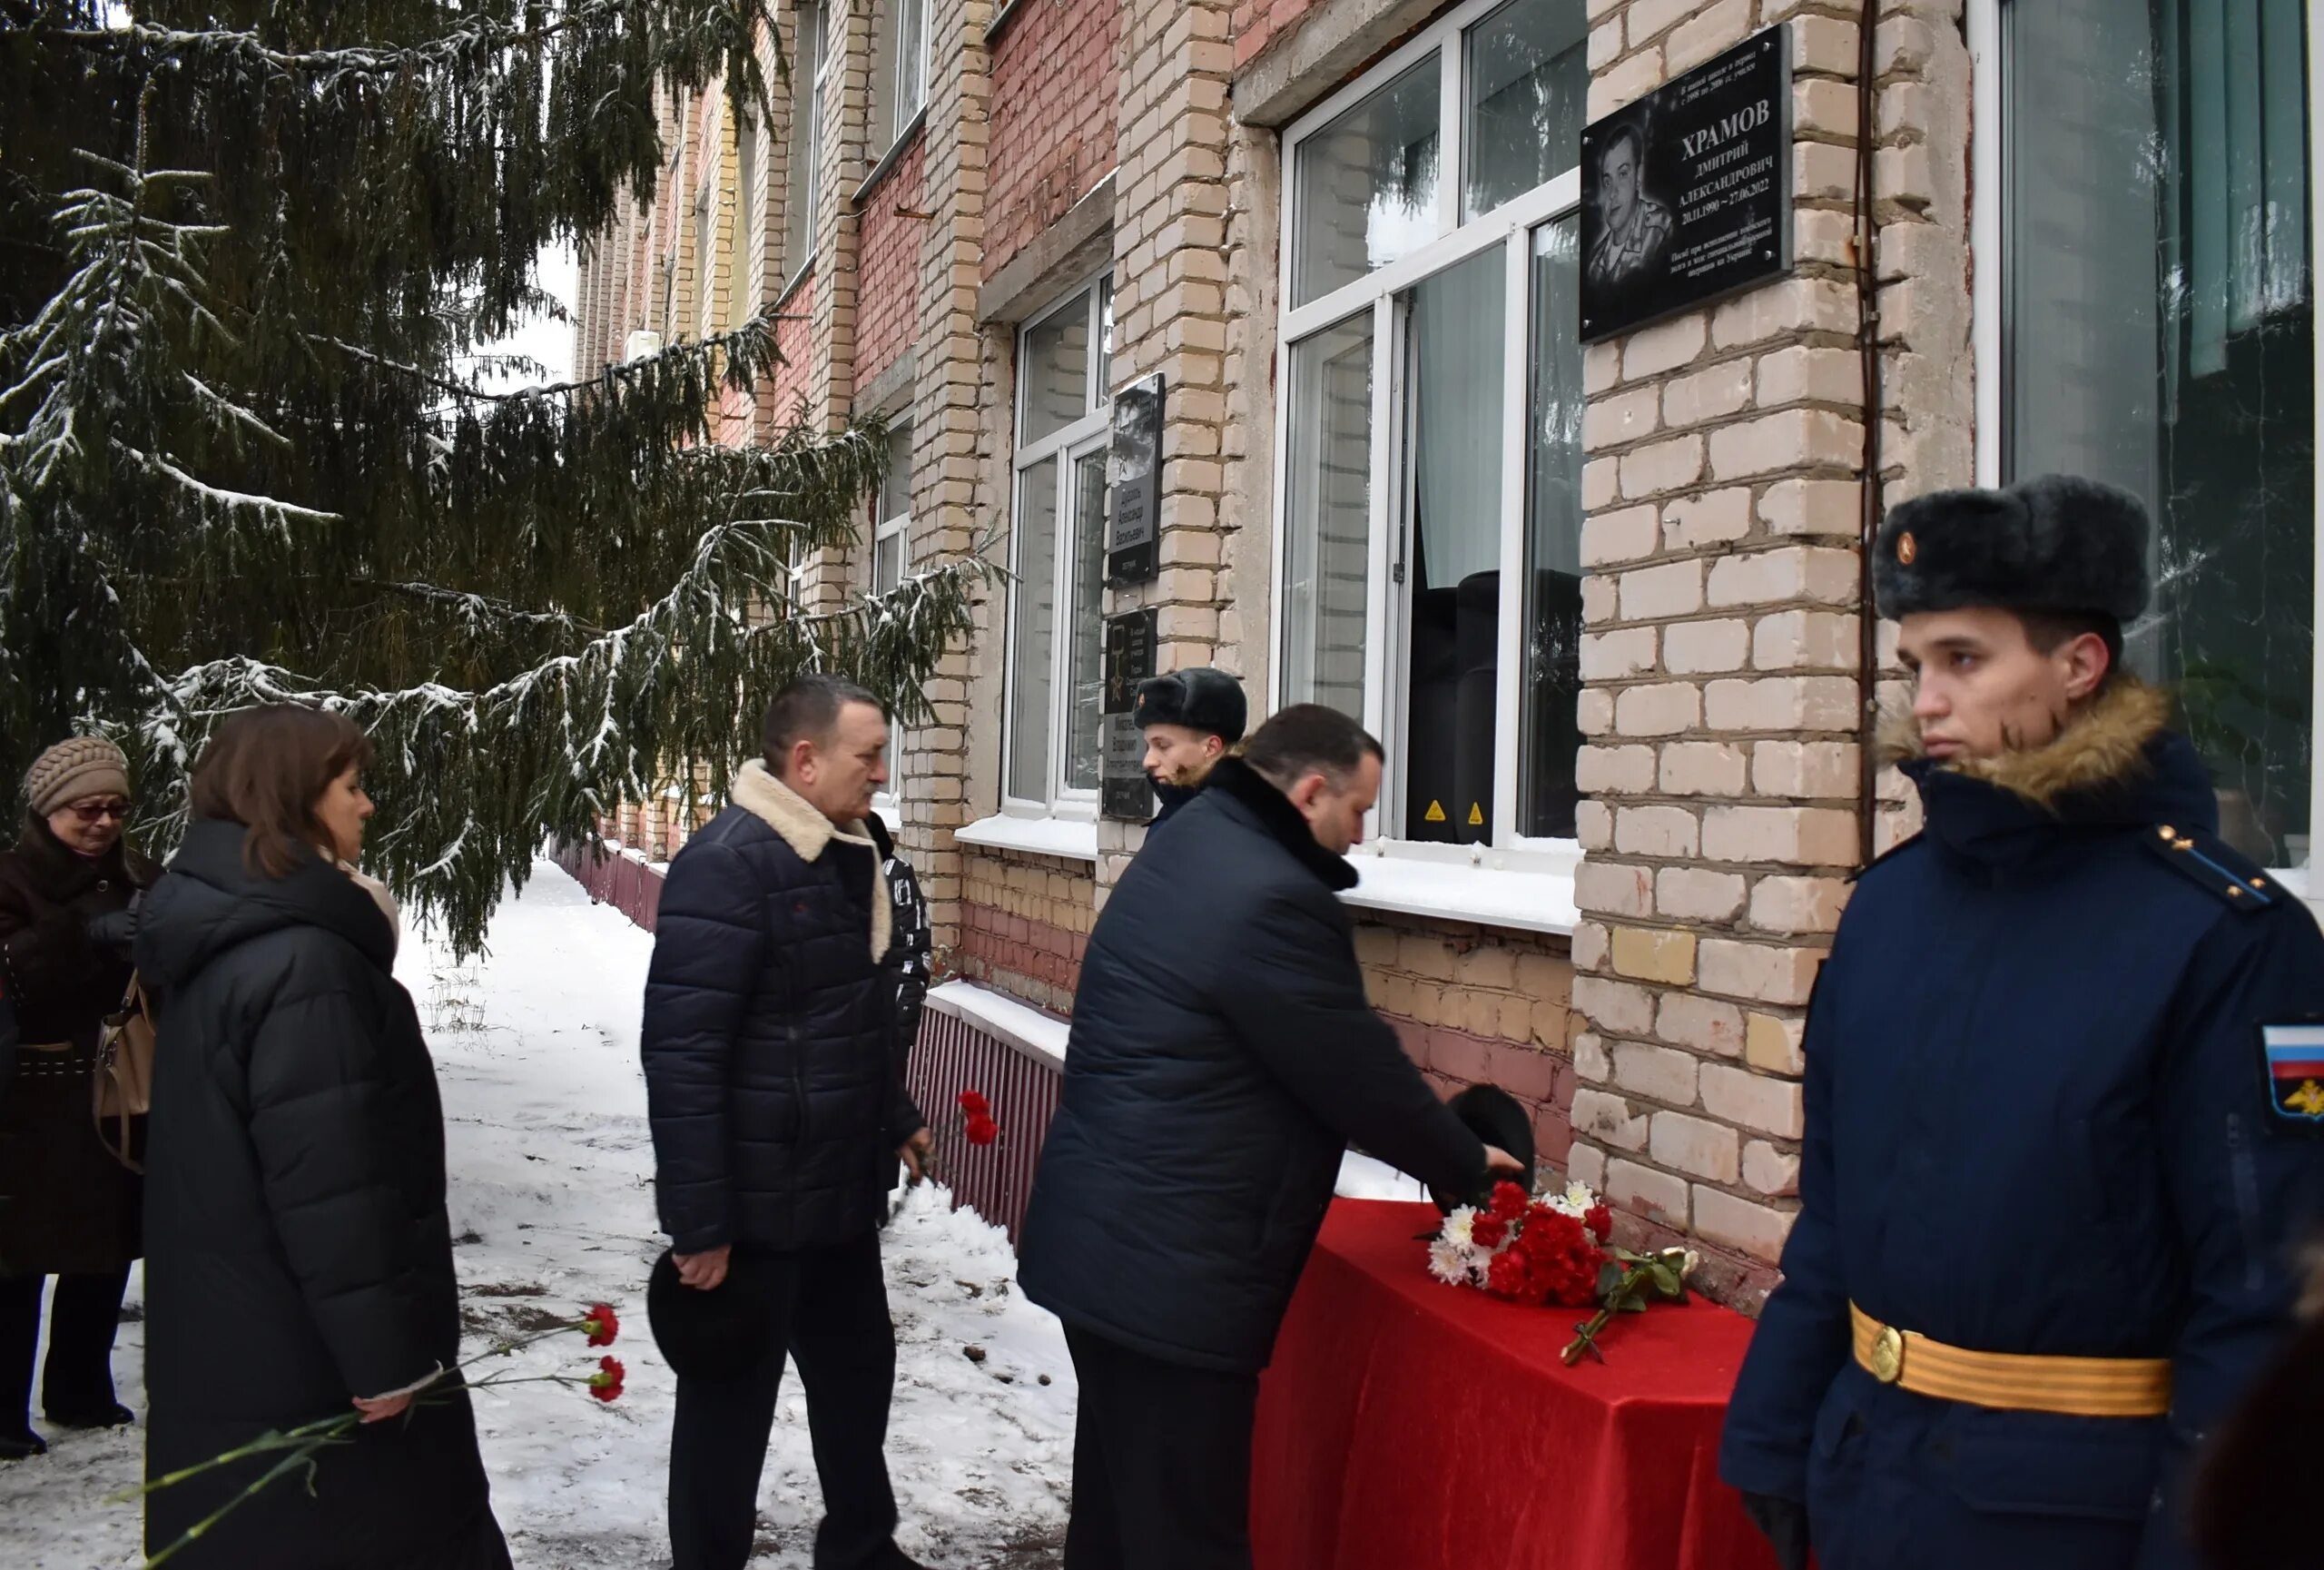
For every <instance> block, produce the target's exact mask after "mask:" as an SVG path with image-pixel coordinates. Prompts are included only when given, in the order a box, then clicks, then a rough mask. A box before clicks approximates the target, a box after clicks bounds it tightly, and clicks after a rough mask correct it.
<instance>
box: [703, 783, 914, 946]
mask: <svg viewBox="0 0 2324 1570" xmlns="http://www.w3.org/2000/svg"><path fill="white" fill-rule="evenodd" d="M734 805H736V806H738V807H741V808H742V809H743V811H744V812H746V813H748V814H750V815H752V816H753V817H754V818H757V819H758V820H759V821H760V822H762V823H763V824H766V826H767V827H769V828H771V829H773V831H774V832H775V833H776V834H779V835H781V836H782V839H783V844H787V845H789V846H790V847H791V848H792V850H793V852H795V853H796V854H798V857H799V859H800V860H801V861H803V862H808V863H812V862H814V861H817V860H818V859H820V858H821V857H822V854H823V851H824V850H825V849H826V848H827V847H828V846H830V845H831V844H832V843H833V842H834V841H836V842H837V843H839V844H843V845H861V846H862V848H863V849H865V850H868V851H870V852H871V853H872V963H873V964H877V963H880V962H881V960H883V959H885V958H887V957H888V943H889V940H890V937H891V933H892V932H893V927H894V922H895V913H894V912H893V911H892V910H891V909H890V908H889V904H888V885H887V883H886V880H885V879H883V878H882V877H881V870H880V868H881V861H882V860H883V859H884V858H883V857H882V856H881V854H880V846H879V844H877V843H876V842H875V841H874V840H873V838H872V835H871V834H870V833H869V832H868V831H867V830H866V829H865V827H864V825H863V824H862V823H857V824H853V825H852V827H850V828H847V829H842V828H840V827H839V826H838V825H837V824H833V823H832V820H831V819H829V818H827V817H825V816H824V815H822V813H821V812H819V811H817V810H816V809H815V807H814V806H813V805H811V804H810V803H809V802H808V800H807V798H806V797H804V796H803V795H800V794H799V793H798V792H797V791H794V790H793V789H792V788H791V787H790V786H789V785H784V784H783V782H782V781H781V780H779V779H777V778H775V777H774V771H773V770H772V769H770V768H768V767H767V766H766V762H765V760H764V759H763V758H753V759H752V760H751V761H750V762H748V763H746V764H744V765H743V766H742V768H741V770H740V771H739V772H737V773H736V774H735V775H734Z"/></svg>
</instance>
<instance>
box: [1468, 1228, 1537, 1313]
mask: <svg viewBox="0 0 2324 1570" xmlns="http://www.w3.org/2000/svg"><path fill="white" fill-rule="evenodd" d="M1479 1219H1482V1217H1481V1218H1479ZM1530 1280H1531V1275H1530V1273H1529V1272H1528V1271H1527V1270H1526V1269H1525V1259H1524V1256H1523V1255H1521V1254H1517V1253H1514V1252H1512V1253H1507V1254H1495V1255H1494V1256H1493V1259H1492V1264H1490V1265H1488V1266H1486V1267H1485V1290H1486V1291H1488V1292H1491V1293H1492V1295H1493V1296H1494V1297H1496V1298H1510V1299H1512V1300H1516V1299H1521V1298H1526V1297H1529V1296H1531V1293H1530V1292H1529V1291H1528V1290H1527V1287H1528V1284H1529V1282H1530Z"/></svg>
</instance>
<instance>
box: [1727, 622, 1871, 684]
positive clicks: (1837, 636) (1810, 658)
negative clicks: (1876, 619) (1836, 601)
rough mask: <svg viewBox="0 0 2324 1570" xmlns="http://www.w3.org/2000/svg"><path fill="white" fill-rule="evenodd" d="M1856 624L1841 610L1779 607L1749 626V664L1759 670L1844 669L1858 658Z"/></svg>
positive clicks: (1848, 667)
mask: <svg viewBox="0 0 2324 1570" xmlns="http://www.w3.org/2000/svg"><path fill="white" fill-rule="evenodd" d="M1858 627H1859V624H1858V622H1857V621H1856V617H1853V616H1850V615H1847V614H1846V613H1845V612H1842V611H1831V610H1780V611H1777V612H1776V613H1775V614H1774V615H1773V616H1766V617H1760V618H1759V622H1758V626H1756V627H1753V628H1752V629H1751V664H1752V666H1753V667H1755V668H1757V669H1759V670H1803V669H1821V670H1832V669H1846V670H1853V669H1854V668H1855V667H1856V664H1857V661H1858V653H1857V648H1856V642H1857V632H1858Z"/></svg>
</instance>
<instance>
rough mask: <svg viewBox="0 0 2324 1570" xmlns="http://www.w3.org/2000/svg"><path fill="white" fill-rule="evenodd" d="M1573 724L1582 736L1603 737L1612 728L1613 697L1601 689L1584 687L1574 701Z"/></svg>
mask: <svg viewBox="0 0 2324 1570" xmlns="http://www.w3.org/2000/svg"><path fill="white" fill-rule="evenodd" d="M1574 724H1575V725H1576V726H1579V727H1580V728H1581V734H1582V735H1583V736H1604V735H1605V734H1606V733H1607V732H1608V731H1610V730H1612V729H1613V728H1614V695H1613V694H1612V693H1610V692H1608V691H1606V690H1605V689H1604V688H1603V687H1594V686H1593V687H1585V688H1583V689H1582V693H1581V696H1580V697H1579V698H1577V699H1575V700H1574Z"/></svg>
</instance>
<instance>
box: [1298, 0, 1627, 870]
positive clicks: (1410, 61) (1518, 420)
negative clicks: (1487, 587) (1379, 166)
mask: <svg viewBox="0 0 2324 1570" xmlns="http://www.w3.org/2000/svg"><path fill="white" fill-rule="evenodd" d="M1507 4H1509V0H1465V3H1464V4H1462V5H1459V6H1456V7H1455V8H1453V9H1452V10H1451V11H1449V12H1447V13H1445V14H1444V15H1443V16H1442V17H1440V18H1439V19H1438V20H1437V21H1435V22H1434V23H1433V24H1431V25H1429V26H1428V27H1427V28H1426V29H1424V30H1423V31H1422V32H1420V33H1418V34H1415V35H1413V37H1412V38H1411V39H1409V40H1408V41H1407V42H1405V43H1404V44H1403V45H1401V46H1400V47H1398V48H1397V49H1395V50H1394V51H1393V52H1392V53H1391V54H1388V55H1386V56H1385V57H1384V58H1382V59H1380V60H1378V61H1376V62H1374V64H1372V65H1371V66H1370V67H1369V68H1368V69H1366V70H1365V71H1364V74H1362V75H1361V76H1359V77H1357V78H1355V79H1354V80H1353V81H1351V82H1349V83H1347V84H1344V86H1342V87H1340V88H1339V89H1338V90H1337V91H1335V92H1334V93H1332V94H1329V95H1328V96H1326V97H1324V99H1323V100H1322V101H1321V102H1319V103H1317V104H1315V106H1314V107H1313V108H1311V109H1309V110H1307V111H1306V112H1305V114H1301V115H1300V116H1299V118H1298V119H1296V120H1295V121H1293V122H1292V123H1290V124H1289V125H1288V126H1286V127H1285V130H1284V135H1283V152H1282V165H1281V167H1282V170H1283V182H1282V190H1283V212H1282V222H1281V223H1280V225H1279V226H1278V232H1279V233H1281V234H1282V236H1283V237H1284V238H1283V242H1282V244H1281V245H1279V246H1278V247H1277V252H1278V255H1277V259H1276V265H1277V288H1278V294H1277V298H1278V299H1279V300H1282V301H1291V300H1293V299H1294V298H1295V273H1294V271H1293V263H1294V260H1295V251H1296V240H1295V237H1296V235H1297V234H1298V223H1299V217H1300V215H1299V212H1298V193H1299V168H1298V156H1299V151H1300V148H1301V147H1302V145H1303V144H1305V143H1306V142H1307V141H1308V140H1309V139H1311V138H1312V137H1313V136H1315V134H1316V133H1319V132H1321V131H1323V130H1324V128H1326V127H1327V126H1329V125H1330V124H1331V123H1333V122H1334V120H1336V119H1337V118H1338V117H1339V116H1340V115H1341V114H1344V113H1345V112H1346V111H1348V110H1350V109H1352V108H1354V107H1355V106H1356V105H1357V104H1361V103H1363V102H1364V100H1365V99H1366V98H1368V97H1370V96H1371V95H1372V94H1374V93H1377V92H1379V91H1380V90H1381V89H1382V88H1384V87H1385V86H1386V85H1387V84H1389V83H1391V82H1393V81H1394V80H1395V79H1396V78H1397V77H1398V76H1401V75H1402V74H1404V73H1405V72H1407V71H1410V70H1411V69H1413V67H1414V66H1416V65H1419V64H1422V63H1423V62H1424V61H1425V60H1426V59H1427V57H1428V56H1429V55H1430V54H1436V55H1437V61H1436V69H1437V73H1438V77H1437V81H1438V95H1437V104H1438V108H1437V138H1438V143H1437V167H1438V171H1439V175H1438V179H1437V188H1436V228H1437V233H1436V236H1435V237H1434V238H1433V239H1432V240H1430V241H1428V242H1425V243H1423V244H1422V245H1419V246H1416V247H1414V248H1413V250H1412V251H1410V252H1407V253H1406V254H1404V255H1403V256H1401V257H1399V258H1397V259H1396V260H1395V261H1394V262H1390V263H1388V264H1387V265H1386V266H1384V267H1382V268H1379V269H1377V270H1375V271H1374V272H1370V273H1368V274H1366V275H1365V276H1364V277H1362V278H1359V279H1356V280H1354V281H1351V282H1348V283H1344V284H1342V285H1340V286H1339V287H1338V288H1336V289H1334V290H1332V291H1329V292H1327V293H1324V294H1321V295H1318V296H1317V297H1315V299H1313V300H1311V301H1306V302H1305V304H1300V305H1290V304H1285V305H1284V306H1282V307H1281V308H1280V309H1279V311H1278V312H1277V314H1276V318H1275V386H1276V387H1277V388H1279V389H1281V390H1282V391H1281V393H1280V395H1279V396H1278V397H1277V398H1276V399H1275V452H1276V453H1277V454H1278V455H1280V457H1279V459H1278V461H1277V462H1276V463H1275V474H1274V476H1273V491H1274V499H1273V506H1274V509H1275V510H1274V517H1275V537H1276V538H1275V548H1274V550H1273V552H1272V558H1273V559H1272V561H1271V564H1270V575H1271V577H1270V583H1269V589H1270V593H1269V603H1270V605H1271V606H1272V607H1274V608H1273V610H1272V611H1271V613H1270V616H1269V618H1268V621H1269V626H1268V631H1269V658H1268V661H1267V696H1268V707H1269V709H1270V710H1273V709H1276V708H1280V707H1282V706H1283V705H1284V704H1285V703H1286V702H1287V701H1289V696H1288V695H1287V694H1286V693H1285V691H1284V690H1283V684H1284V673H1285V665H1286V664H1287V661H1286V659H1285V652H1284V651H1285V637H1286V634H1287V632H1288V626H1287V621H1286V617H1285V590H1286V588H1287V587H1288V585H1287V568H1288V556H1289V552H1290V548H1291V528H1292V518H1291V513H1290V507H1291V499H1292V497H1291V481H1292V475H1291V468H1292V466H1291V463H1290V461H1289V455H1290V453H1291V452H1292V450H1293V446H1292V442H1293V424H1292V422H1293V417H1294V412H1295V411H1294V410H1293V408H1292V404H1293V401H1294V399H1293V393H1294V390H1295V384H1294V381H1293V380H1292V362H1291V357H1292V352H1293V350H1294V349H1295V346H1296V345H1298V344H1299V343H1300V342H1301V341H1304V340H1305V339H1308V338H1311V337H1313V336H1315V334H1317V333H1319V332H1323V331H1328V330H1329V329H1330V328H1332V327H1334V326H1337V325H1338V324H1340V323H1342V322H1344V321H1348V320H1349V319H1350V318H1351V317H1354V316H1356V315H1359V314H1361V313H1363V312H1364V311H1367V310H1368V311H1370V312H1371V315H1372V325H1371V331H1372V355H1373V361H1372V363H1373V373H1372V408H1371V415H1370V430H1371V437H1372V439H1371V452H1370V455H1369V461H1370V465H1371V475H1370V479H1369V481H1368V487H1367V489H1368V494H1369V497H1370V500H1371V509H1370V517H1369V520H1368V538H1367V540H1366V548H1367V553H1368V555H1367V562H1366V566H1365V607H1364V627H1365V638H1364V728H1365V729H1367V730H1369V731H1370V732H1372V734H1373V735H1374V736H1378V737H1380V738H1381V742H1382V744H1383V746H1385V747H1386V748H1387V751H1388V757H1389V763H1388V766H1387V768H1386V769H1385V770H1384V775H1383V780H1382V786H1381V793H1380V802H1379V805H1377V806H1375V807H1374V809H1373V812H1372V815H1371V817H1370V819H1369V821H1368V822H1367V823H1366V825H1365V828H1366V841H1365V844H1364V847H1363V852H1362V854H1363V856H1364V857H1372V856H1379V857H1384V858H1392V859H1397V860H1403V861H1411V862H1420V863H1438V864H1446V865H1452V866H1462V867H1482V868H1486V869H1490V870H1499V871H1510V872H1529V873H1550V874H1571V871H1572V869H1573V868H1574V867H1575V866H1576V865H1577V864H1579V863H1580V861H1581V843H1580V840H1579V839H1578V838H1570V839H1569V838H1541V837H1535V836H1531V835H1522V834H1518V833H1517V824H1518V821H1519V817H1520V814H1519V810H1518V802H1517V791H1518V786H1519V782H1520V777H1521V768H1520V754H1521V750H1522V748H1521V729H1522V723H1523V722H1522V717H1521V716H1522V699H1523V677H1524V650H1525V637H1524V630H1525V629H1524V614H1525V596H1524V581H1523V580H1524V577H1525V571H1524V562H1525V550H1526V545H1527V534H1528V516H1527V509H1528V507H1529V505H1530V503H1531V474H1530V468H1529V461H1528V460H1529V458H1530V454H1531V439H1530V434H1529V431H1528V429H1527V427H1528V423H1529V421H1528V410H1529V408H1530V401H1531V380H1530V378H1531V370H1532V360H1531V327H1532V321H1533V318H1532V306H1531V277H1532V274H1531V263H1532V236H1533V232H1534V231H1535V230H1536V229H1538V228H1540V227H1541V226H1542V225H1544V224H1548V223H1551V222H1557V221H1558V220H1560V219H1562V218H1565V217H1567V216H1569V215H1571V214H1573V213H1576V212H1580V211H1581V167H1580V164H1579V161H1578V160H1577V163H1576V166H1575V167H1574V168H1572V169H1569V170H1567V171H1566V172H1565V173H1562V174H1560V175H1558V176H1556V177H1555V178H1553V179H1551V181H1550V182H1548V183H1546V184H1542V185H1537V186H1535V187H1533V188H1532V189H1531V190H1530V191H1527V192H1525V193H1522V194H1521V195H1519V196H1516V197H1513V198H1512V199H1511V200H1509V201H1507V202H1503V203H1502V204H1501V205H1500V206H1498V207H1494V208H1492V209H1489V210H1487V211H1486V212H1482V213H1479V214H1478V215H1477V216H1476V217H1474V218H1471V219H1469V220H1467V221H1466V222H1463V221H1462V216H1461V209H1462V200H1463V195H1464V192H1465V188H1466V184H1467V180H1466V175H1467V168H1466V157H1467V147H1466V140H1467V132H1468V124H1467V120H1468V114H1467V111H1468V104H1467V100H1466V96H1465V87H1466V73H1467V69H1468V59H1467V44H1468V32H1469V29H1470V28H1471V27H1472V25H1475V24H1477V23H1479V22H1481V21H1482V20H1484V19H1485V18H1486V17H1488V16H1490V15H1492V14H1493V13H1494V12H1496V11H1499V10H1501V9H1502V6H1503V5H1507ZM1496 247H1498V248H1500V249H1501V250H1502V252H1503V258H1504V277H1503V287H1504V293H1503V296H1502V299H1503V311H1504V314H1503V318H1502V324H1503V329H1504V331H1505V332H1506V333H1507V334H1508V340H1509V342H1510V345H1511V349H1512V352H1510V353H1508V354H1507V355H1505V356H1504V357H1503V359H1502V448H1501V477H1502V483H1501V558H1500V573H1501V605H1500V623H1499V647H1498V650H1497V654H1496V658H1497V660H1498V667H1499V673H1498V676H1497V678H1496V682H1495V688H1494V703H1493V727H1494V746H1493V813H1492V823H1491V824H1490V828H1491V839H1490V842H1489V843H1487V844H1441V843H1436V842H1431V841H1421V840H1408V839H1403V838H1401V837H1398V836H1395V835H1392V834H1386V833H1385V832H1384V825H1387V824H1401V823H1402V822H1403V793H1404V781H1403V761H1402V759H1403V743H1404V738H1405V736H1406V735H1407V727H1406V725H1405V716H1404V713H1403V710H1404V708H1405V706H1406V705H1407V704H1408V702H1409V696H1410V695H1409V692H1408V691H1407V684H1406V683H1405V681H1404V680H1403V676H1404V672H1405V662H1406V661H1407V660H1408V659H1409V657H1410V647H1409V642H1410V619H1411V618H1410V604H1409V599H1410V597H1409V594H1408V593H1407V592H1406V590H1407V586H1406V584H1404V583H1403V582H1401V581H1393V580H1392V569H1393V567H1394V566H1395V565H1396V557H1397V554H1398V552H1397V539H1398V536H1399V535H1400V533H1401V532H1402V529H1401V521H1402V518H1403V508H1404V506H1405V497H1404V494H1403V491H1404V489H1405V484H1406V481H1407V480H1408V479H1409V474H1408V471H1407V468H1406V459H1407V456H1408V455H1407V452H1406V440H1405V438H1406V435H1407V432H1408V424H1407V421H1408V418H1409V410H1408V407H1407V400H1406V399H1405V396H1404V395H1405V391H1406V386H1407V382H1408V380H1409V376H1408V370H1409V368H1408V366H1407V365H1406V350H1407V347H1408V345H1409V343H1410V336H1409V331H1408V318H1409V315H1410V304H1409V295H1410V291H1412V290H1413V288H1414V287H1416V286H1417V285H1418V284H1420V283H1421V282H1422V281H1423V280H1425V279H1428V278H1430V277H1432V276H1433V275H1435V274H1437V273H1440V272H1444V271H1446V270H1448V269H1449V268H1452V267H1453V266H1455V265H1457V264H1458V263H1460V262H1466V261H1469V260H1470V259H1472V258H1473V257H1476V256H1478V255H1481V254H1482V253H1484V252H1488V251H1491V250H1492V249H1494V248H1496ZM1359 864H1361V862H1359Z"/></svg>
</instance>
